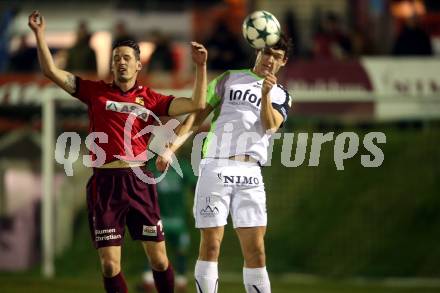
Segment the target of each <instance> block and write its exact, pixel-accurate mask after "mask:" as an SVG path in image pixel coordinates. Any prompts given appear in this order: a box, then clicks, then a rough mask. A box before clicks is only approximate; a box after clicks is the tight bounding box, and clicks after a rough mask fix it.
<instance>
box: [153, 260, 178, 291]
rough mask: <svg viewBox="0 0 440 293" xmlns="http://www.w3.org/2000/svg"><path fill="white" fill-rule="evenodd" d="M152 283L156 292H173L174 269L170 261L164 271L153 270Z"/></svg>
mask: <svg viewBox="0 0 440 293" xmlns="http://www.w3.org/2000/svg"><path fill="white" fill-rule="evenodd" d="M153 278H154V285H155V286H156V290H157V293H173V292H174V270H173V267H172V266H171V263H170V264H169V265H168V268H167V269H166V271H163V272H158V271H155V270H153Z"/></svg>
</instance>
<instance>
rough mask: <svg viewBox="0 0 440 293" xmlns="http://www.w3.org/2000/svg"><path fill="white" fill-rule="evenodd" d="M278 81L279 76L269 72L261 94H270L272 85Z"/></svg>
mask: <svg viewBox="0 0 440 293" xmlns="http://www.w3.org/2000/svg"><path fill="white" fill-rule="evenodd" d="M276 83H277V78H276V76H275V75H274V74H272V73H269V74H268V75H267V76H266V77H265V78H264V81H263V86H262V87H261V94H262V95H263V96H266V95H268V94H269V92H270V90H271V89H272V87H273V86H274V85H275V84H276Z"/></svg>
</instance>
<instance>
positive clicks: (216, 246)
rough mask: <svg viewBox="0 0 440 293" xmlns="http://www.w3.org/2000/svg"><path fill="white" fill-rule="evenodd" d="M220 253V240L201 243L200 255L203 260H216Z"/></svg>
mask: <svg viewBox="0 0 440 293" xmlns="http://www.w3.org/2000/svg"><path fill="white" fill-rule="evenodd" d="M219 253H220V242H219V241H209V242H204V243H202V245H201V249H200V257H201V259H202V260H207V261H216V260H217V259H218V256H219Z"/></svg>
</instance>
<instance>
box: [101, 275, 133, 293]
mask: <svg viewBox="0 0 440 293" xmlns="http://www.w3.org/2000/svg"><path fill="white" fill-rule="evenodd" d="M103 280H104V288H105V292H107V293H127V292H128V289H127V283H126V282H125V278H124V275H123V274H122V272H120V273H119V274H117V275H116V276H114V277H111V278H106V277H103Z"/></svg>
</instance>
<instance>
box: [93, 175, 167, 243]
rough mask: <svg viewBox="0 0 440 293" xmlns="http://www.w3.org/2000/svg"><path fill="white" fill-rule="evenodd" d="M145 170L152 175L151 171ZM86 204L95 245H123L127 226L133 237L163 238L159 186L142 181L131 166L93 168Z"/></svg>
mask: <svg viewBox="0 0 440 293" xmlns="http://www.w3.org/2000/svg"><path fill="white" fill-rule="evenodd" d="M143 172H144V173H145V174H146V175H148V176H149V177H150V178H153V174H152V173H151V172H150V171H148V170H146V169H143ZM87 207H88V217H89V227H90V233H91V236H92V241H93V244H94V245H95V247H96V248H100V247H106V246H119V245H122V242H123V238H124V231H125V225H127V227H128V231H129V232H130V235H131V237H132V238H133V239H134V240H142V241H156V242H158V241H163V240H164V233H163V229H162V222H161V220H160V211H159V203H158V198H157V192H156V185H155V184H147V183H145V182H143V181H142V180H141V179H139V178H138V177H137V176H136V174H135V173H134V172H133V171H132V170H131V168H121V169H94V172H93V175H92V177H91V178H90V180H89V182H88V183H87Z"/></svg>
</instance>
